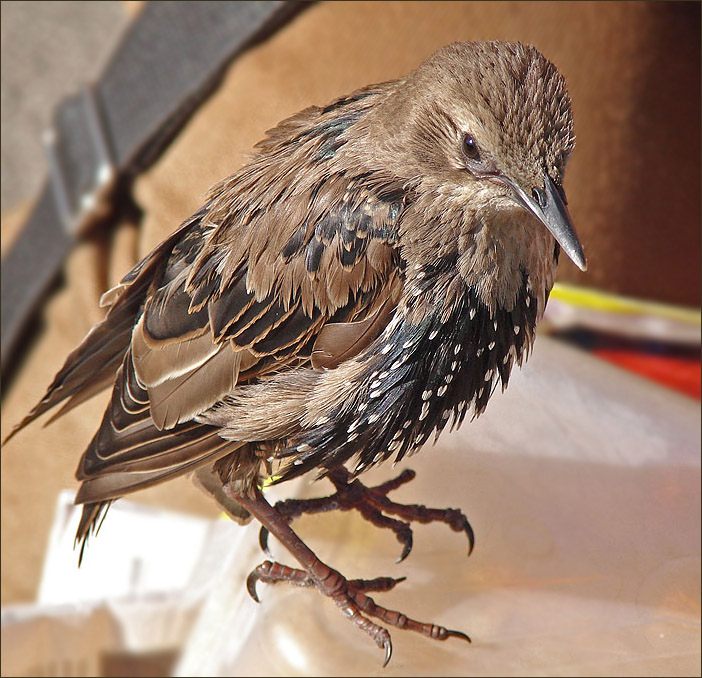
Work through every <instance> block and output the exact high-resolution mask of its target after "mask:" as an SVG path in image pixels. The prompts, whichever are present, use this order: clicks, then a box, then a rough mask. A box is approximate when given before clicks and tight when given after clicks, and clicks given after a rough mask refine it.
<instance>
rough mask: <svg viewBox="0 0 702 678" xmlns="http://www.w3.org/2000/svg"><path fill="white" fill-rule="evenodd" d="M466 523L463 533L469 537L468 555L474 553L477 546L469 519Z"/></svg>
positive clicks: (466, 519)
mask: <svg viewBox="0 0 702 678" xmlns="http://www.w3.org/2000/svg"><path fill="white" fill-rule="evenodd" d="M464 520H465V523H464V524H463V531H464V532H465V533H466V534H467V535H468V555H470V554H471V553H473V547H474V546H475V534H474V532H473V528H472V527H471V525H470V523H469V522H468V518H465V519H464Z"/></svg>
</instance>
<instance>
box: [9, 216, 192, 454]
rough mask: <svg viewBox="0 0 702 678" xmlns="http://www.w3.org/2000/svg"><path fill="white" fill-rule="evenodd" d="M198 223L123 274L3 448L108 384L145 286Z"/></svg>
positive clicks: (126, 342)
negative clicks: (103, 311)
mask: <svg viewBox="0 0 702 678" xmlns="http://www.w3.org/2000/svg"><path fill="white" fill-rule="evenodd" d="M198 217H199V214H197V215H195V216H194V217H193V218H192V219H190V220H188V221H186V222H185V223H184V224H183V225H182V226H181V228H180V229H178V230H177V231H176V232H175V233H173V234H172V235H171V236H170V237H169V238H168V239H167V240H165V241H164V242H163V243H161V244H160V245H159V246H158V247H157V248H156V249H155V250H153V252H151V253H150V254H149V255H148V256H147V257H145V258H144V259H142V261H140V262H139V263H138V264H137V265H136V266H135V267H134V268H133V269H132V270H131V271H130V272H129V273H127V275H126V276H125V277H124V278H123V279H122V281H121V282H120V284H119V285H118V286H117V288H114V290H115V293H114V294H111V295H110V293H109V292H108V293H107V296H105V297H104V298H106V299H107V301H108V302H111V303H112V305H111V306H110V308H109V309H108V311H107V315H106V316H105V319H104V320H103V321H102V322H100V323H98V324H97V325H95V326H94V327H93V328H92V329H91V330H90V331H89V332H88V334H87V335H86V337H85V339H83V341H82V342H81V344H80V346H78V348H77V349H75V350H74V351H73V352H72V353H71V354H70V355H69V356H68V358H67V359H66V362H65V363H64V366H63V367H62V368H61V370H60V371H59V373H58V374H57V375H56V377H55V378H54V380H53V382H52V383H51V385H50V386H49V388H48V389H47V391H46V394H45V395H44V397H43V398H42V399H41V400H40V401H39V403H37V405H36V406H35V407H34V408H33V409H32V411H31V412H30V413H29V414H28V415H27V416H26V417H25V418H24V419H23V420H22V421H21V422H20V423H19V424H17V425H16V426H15V427H14V428H13V429H12V431H11V432H10V434H9V435H8V436H7V438H6V439H5V442H7V441H8V440H10V439H11V438H12V437H13V436H14V435H15V434H16V433H18V432H19V431H21V430H22V429H23V428H24V427H25V426H27V424H30V423H31V422H32V421H34V420H35V419H36V418H37V417H39V416H41V415H42V414H44V413H45V412H47V411H48V410H50V409H51V408H53V407H55V406H56V405H58V404H59V403H61V402H63V401H64V400H66V399H69V398H70V400H69V401H68V403H66V405H65V406H64V407H63V408H62V409H61V410H60V411H59V412H58V413H57V414H56V415H55V416H54V417H53V418H52V419H51V421H53V420H54V419H55V418H56V417H59V416H61V415H63V414H65V413H66V412H68V411H69V410H71V409H73V408H74V407H75V406H76V405H79V404H80V403H82V402H84V401H85V400H87V399H88V398H90V397H91V396H93V395H95V394H96V393H98V392H99V391H101V390H102V389H103V388H106V387H107V386H109V385H110V384H111V383H112V382H113V381H114V378H115V373H116V370H117V369H118V368H119V366H120V365H121V363H122V359H123V357H124V354H125V352H126V351H127V349H128V348H129V344H130V342H131V338H132V330H133V328H134V325H135V324H136V322H137V320H138V317H139V314H140V313H141V309H142V307H143V304H144V300H145V298H146V296H147V294H148V292H149V290H150V289H151V286H152V285H154V282H155V281H158V280H159V279H160V278H161V277H162V275H163V270H164V269H165V267H166V264H167V261H168V257H169V256H170V254H171V252H172V251H173V248H174V247H175V246H176V244H177V243H178V241H179V240H180V239H181V238H183V237H184V234H185V232H186V231H187V230H189V229H192V228H197V227H198Z"/></svg>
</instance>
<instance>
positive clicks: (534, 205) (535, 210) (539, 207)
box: [500, 174, 587, 271]
mask: <svg viewBox="0 0 702 678" xmlns="http://www.w3.org/2000/svg"><path fill="white" fill-rule="evenodd" d="M500 179H502V181H503V182H504V183H506V184H507V185H508V186H509V187H510V188H511V189H512V190H513V191H514V198H515V200H516V201H517V202H518V203H519V204H520V205H521V206H522V207H524V208H525V209H526V210H527V211H528V212H530V213H531V214H533V215H534V216H535V217H536V218H537V219H538V220H539V221H540V222H541V223H542V224H543V225H544V226H546V228H547V229H548V230H549V232H550V233H551V235H552V236H553V237H554V238H555V239H556V242H557V243H558V244H559V245H560V246H561V247H562V248H563V251H564V252H565V253H566V254H567V255H568V256H569V257H570V259H571V260H572V262H573V263H574V264H575V265H576V266H577V267H578V268H579V269H580V270H581V271H585V270H586V269H587V261H586V260H585V253H584V252H583V246H582V245H581V244H580V240H578V236H577V234H576V233H575V228H574V227H573V221H572V220H571V218H570V214H569V213H568V208H567V207H566V205H565V202H564V201H563V198H561V195H560V193H559V191H558V188H557V187H556V185H555V184H554V183H553V181H551V177H549V176H548V174H544V187H543V189H537V190H535V191H534V193H535V195H534V196H530V195H527V194H526V193H525V192H524V189H523V188H522V187H521V186H520V185H519V184H518V183H517V182H516V181H512V180H511V179H509V178H508V177H504V176H503V177H500Z"/></svg>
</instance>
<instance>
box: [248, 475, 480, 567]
mask: <svg viewBox="0 0 702 678" xmlns="http://www.w3.org/2000/svg"><path fill="white" fill-rule="evenodd" d="M415 475H416V474H415V472H414V471H411V470H410V469H406V470H405V471H403V472H402V473H401V474H400V475H399V476H397V477H396V478H393V479H392V480H388V481H387V482H385V483H381V484H380V485H376V486H375V487H367V486H366V485H364V484H363V483H361V481H360V480H354V479H353V478H352V477H351V474H350V473H349V472H348V471H347V470H346V469H344V468H340V469H335V470H334V471H332V472H331V473H330V474H329V476H328V477H329V480H331V482H332V483H333V484H334V487H335V488H336V492H335V493H334V494H332V495H330V496H329V497H319V498H315V499H287V500H285V501H279V502H278V503H277V504H276V505H275V508H276V510H277V511H278V513H279V514H280V515H281V516H282V517H283V518H284V519H285V520H286V521H288V522H291V521H292V520H294V519H295V518H297V517H299V516H301V515H302V514H303V513H323V512H326V511H335V510H340V511H348V510H350V509H356V510H357V511H359V513H360V514H361V515H362V516H363V517H364V518H365V519H366V520H368V521H369V522H371V523H372V524H373V525H375V526H376V527H385V528H389V529H391V530H392V531H393V532H394V533H395V536H396V537H397V540H398V541H399V542H400V544H402V553H401V555H400V557H399V558H398V561H397V562H401V561H403V560H404V559H405V558H406V557H407V556H408V555H409V554H410V551H411V550H412V528H411V527H410V523H412V522H417V523H432V522H436V521H439V522H444V523H446V524H447V525H448V526H449V527H450V528H451V529H452V530H454V531H455V532H465V533H466V535H467V537H468V554H469V555H470V553H471V551H472V550H473V546H474V544H475V536H474V534H473V528H472V527H471V526H470V523H469V522H468V519H467V518H466V517H465V515H464V514H463V512H462V511H460V510H459V509H432V508H427V507H426V506H422V505H421V504H398V503H396V502H394V501H391V500H390V499H388V497H387V494H388V493H389V492H391V491H392V490H395V489H397V488H398V487H400V486H401V485H404V484H405V483H408V482H410V481H411V480H413V479H414V477H415ZM387 513H390V514H392V515H395V516H398V517H399V518H400V520H398V519H396V518H390V517H389V516H387V515H385V514H387ZM259 542H260V544H261V548H262V549H263V550H264V552H265V553H266V554H267V555H268V556H270V555H271V554H270V551H269V549H268V530H267V529H266V528H265V527H262V528H261V532H260V535H259Z"/></svg>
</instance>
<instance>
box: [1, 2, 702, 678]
mask: <svg viewBox="0 0 702 678" xmlns="http://www.w3.org/2000/svg"><path fill="white" fill-rule="evenodd" d="M141 4H142V3H139V2H116V1H110V2H100V3H95V2H93V3H89V2H88V3H86V2H3V3H2V4H1V5H0V12H1V22H0V31H1V38H2V42H1V45H0V49H1V56H2V61H1V68H2V82H1V94H2V108H1V115H2V119H1V122H2V124H1V126H0V134H1V135H2V137H1V141H2V144H1V149H0V150H1V161H2V168H1V169H2V192H1V198H2V204H1V207H2V216H3V219H2V250H3V254H4V253H5V252H6V251H7V249H8V248H9V247H11V245H12V242H13V239H14V237H15V236H16V234H17V233H18V232H19V229H20V228H21V226H22V222H23V220H24V218H25V216H26V215H27V214H28V211H29V209H30V208H31V204H32V200H33V199H34V198H35V196H36V195H37V192H38V190H39V188H40V186H41V185H42V183H43V182H44V180H45V178H46V175H47V170H46V161H45V157H44V150H43V147H42V143H41V138H42V133H43V132H44V130H46V129H47V128H48V126H49V124H50V120H51V116H52V110H53V107H54V106H55V105H56V104H57V103H58V102H59V101H60V100H61V99H62V98H64V97H65V96H67V95H69V94H72V93H74V92H75V91H77V90H78V89H79V88H80V86H81V85H82V83H84V82H86V81H90V80H93V79H95V78H97V77H99V75H100V73H101V72H102V70H103V68H104V66H105V65H106V64H107V63H108V61H109V58H110V55H111V53H112V52H113V50H114V49H115V48H116V47H117V45H118V44H119V41H120V37H121V36H122V34H123V32H124V31H125V30H126V29H127V28H128V26H129V24H130V23H131V22H132V21H134V20H135V18H137V17H138V13H139V11H140V6H141ZM485 39H508V40H520V41H522V42H529V43H533V44H534V45H536V46H537V47H538V48H539V49H540V50H541V51H542V52H543V53H544V54H545V55H546V56H547V57H548V58H549V59H550V60H552V61H553V62H554V63H555V64H556V65H557V67H558V68H559V70H560V71H561V72H562V73H563V74H564V75H565V77H566V81H567V83H568V87H569V91H570V94H571V97H572V100H573V107H574V117H575V129H576V135H577V144H576V150H575V153H574V155H573V157H572V160H571V163H570V165H569V168H568V172H567V175H566V184H565V188H566V192H567V195H568V200H569V208H570V210H571V213H572V216H573V219H574V222H575V224H576V228H577V230H578V233H579V235H580V237H581V240H582V242H583V245H584V248H585V251H586V254H587V257H588V263H589V270H588V272H587V273H585V274H583V273H581V272H579V271H578V270H577V269H576V268H575V266H573V265H572V264H571V263H570V261H568V260H567V258H565V257H562V258H561V265H560V268H559V277H558V279H559V282H560V283H562V285H563V286H562V287H561V289H560V290H557V291H555V292H554V295H553V299H552V303H551V304H550V314H549V316H548V317H547V318H546V322H545V324H544V329H549V330H550V332H551V333H552V334H554V336H559V337H561V338H564V339H566V340H567V341H568V342H570V343H572V344H575V345H577V346H580V347H584V348H587V349H588V350H590V351H591V352H594V353H597V354H599V355H601V356H602V357H604V358H607V359H608V360H610V361H612V362H615V363H617V364H619V365H625V366H627V367H629V368H631V369H633V370H634V371H637V372H639V373H643V374H646V375H648V376H649V377H651V378H653V379H655V380H656V381H658V382H662V383H665V384H666V385H667V387H672V388H675V389H676V390H677V391H678V393H680V392H682V393H685V394H687V396H692V397H693V398H699V351H700V348H699V307H700V295H701V289H702V283H701V277H700V271H701V268H702V267H701V265H700V256H701V250H702V240H701V233H702V229H701V228H700V224H701V220H702V214H701V207H700V205H701V201H700V191H701V186H702V178H701V162H700V101H701V96H700V3H697V2H665V3H649V2H623V3H621V2H578V3H550V2H501V3H490V2H468V3H463V2H412V3H406V2H384V3H372V2H344V3H336V2H319V3H314V4H310V6H309V7H308V8H307V9H306V10H305V11H304V12H302V13H301V14H300V15H299V16H297V17H296V18H295V19H294V20H293V21H291V22H290V23H289V24H287V25H286V26H284V27H283V28H282V29H281V30H280V31H279V32H277V33H276V34H275V35H274V36H273V37H272V38H271V39H269V40H267V41H266V42H265V43H263V44H262V45H259V46H256V47H254V48H252V49H250V50H248V51H246V52H245V53H244V54H243V55H242V56H240V57H239V58H237V59H236V60H235V61H234V62H233V64H232V66H231V67H230V69H229V71H228V73H227V76H226V77H225V79H224V81H223V83H222V85H221V87H220V88H219V89H218V90H217V92H216V93H215V94H214V95H213V96H212V97H211V98H210V99H208V100H207V101H206V102H205V103H204V104H203V105H202V106H201V107H200V109H199V110H198V112H197V114H196V115H195V117H194V118H193V120H192V121H191V122H190V123H189V124H188V126H187V127H186V128H185V129H184V130H183V132H182V133H181V134H180V135H179V136H178V137H177V139H176V140H175V141H174V142H173V144H172V145H171V146H170V147H169V148H168V149H167V150H166V152H165V153H164V154H163V156H162V158H161V159H160V160H159V161H158V162H157V163H156V164H155V165H154V166H153V167H152V168H150V169H149V170H148V171H147V172H146V173H144V175H142V176H141V177H140V178H139V179H138V181H137V182H136V184H135V188H134V197H135V199H136V201H137V203H138V204H139V205H140V207H141V208H142V209H143V211H144V217H143V219H142V220H141V221H140V223H124V224H120V225H118V226H117V227H116V228H114V229H112V230H111V231H110V232H109V233H93V234H91V235H90V237H89V238H87V239H86V240H85V241H84V242H82V243H80V244H79V245H78V246H77V247H76V248H75V251H74V252H73V253H72V255H71V256H70V257H69V259H68V261H67V262H66V267H65V273H64V281H63V284H62V286H61V288H60V289H59V290H58V291H57V292H56V293H54V294H53V295H52V297H51V298H50V299H49V300H48V302H47V304H46V305H45V307H44V309H43V311H42V319H43V324H42V328H41V329H40V331H39V332H38V333H37V335H36V336H35V337H34V338H33V340H32V342H31V343H30V344H28V346H27V348H26V351H25V353H24V356H23V359H22V360H23V362H22V364H21V366H20V368H19V369H18V371H17V373H16V375H15V376H14V378H13V380H12V382H11V383H10V384H9V385H8V384H5V388H4V389H3V412H2V432H3V437H4V436H5V435H7V433H8V432H9V430H10V427H11V426H12V425H13V424H15V423H16V422H17V421H18V420H19V419H21V418H22V416H23V415H24V414H25V413H26V412H27V410H28V409H29V408H30V407H31V406H32V405H33V404H34V403H35V402H36V401H37V400H38V399H39V398H40V397H41V395H42V394H43V391H44V389H45V387H46V386H47V384H48V383H49V382H50V380H51V378H52V377H53V375H54V373H55V372H56V371H57V370H58V369H59V368H60V366H61V364H62V362H63V359H64V358H65V356H66V355H67V353H68V352H69V351H70V350H72V348H73V347H74V346H75V345H76V344H77V343H78V342H79V341H80V339H81V338H82V336H83V335H84V334H85V332H86V331H87V330H88V329H89V327H90V326H91V325H92V324H93V323H94V322H95V321H97V320H99V319H100V317H101V314H100V312H99V310H98V309H97V300H98V298H99V295H100V294H101V292H102V291H104V289H105V288H106V287H108V286H109V285H110V284H112V283H114V282H115V281H116V280H118V279H119V278H120V277H121V276H122V275H123V274H124V273H125V272H126V271H127V270H128V269H129V267H130V265H132V264H133V263H134V262H135V261H136V260H137V259H138V258H139V257H141V256H143V255H144V254H145V253H147V252H148V251H149V250H150V249H151V248H152V247H153V246H154V245H156V244H157V243H158V242H160V241H161V239H162V238H163V237H165V236H166V235H167V234H168V233H170V232H171V231H172V230H173V229H174V228H175V226H176V225H177V224H178V223H180V221H181V220H182V219H184V218H186V217H187V216H188V215H189V214H191V213H192V212H193V211H194V210H195V209H197V208H198V207H199V205H200V204H201V202H202V200H203V198H204V197H205V196H206V194H207V190H208V189H209V187H210V186H211V185H212V184H214V183H215V182H216V181H218V180H220V179H221V178H223V177H225V176H227V175H229V174H231V173H232V172H233V171H234V170H236V169H237V168H238V167H239V166H240V165H241V164H242V163H243V162H244V161H245V158H246V154H247V153H248V152H249V151H250V149H251V147H252V146H253V144H254V143H255V142H256V141H258V140H259V139H260V138H261V136H262V134H263V133H264V131H265V130H266V129H268V128H270V127H272V126H273V125H275V124H276V123H277V122H278V121H279V120H280V119H282V118H284V117H285V116H287V115H290V114H292V113H294V112H295V111H297V110H300V109H301V108H304V107H306V106H308V105H310V104H313V103H314V104H324V103H326V102H328V101H329V100H331V99H332V98H334V97H336V96H339V95H342V94H344V93H347V92H349V91H351V90H353V89H355V88H357V87H360V86H362V85H365V84H368V83H370V82H378V81H383V80H387V79H390V78H393V77H398V76H400V75H402V74H404V73H406V72H408V71H409V70H411V69H412V68H414V67H415V66H416V65H417V64H419V62H421V61H422V60H423V59H424V58H426V57H427V56H428V55H429V54H431V53H432V52H433V51H434V50H435V49H437V48H439V47H440V46H442V45H444V44H446V43H449V42H452V41H455V40H485ZM572 286H574V287H572ZM671 393H672V391H671ZM103 395H105V394H103ZM104 403H105V397H103V396H100V397H98V398H96V399H94V400H93V401H90V402H89V403H86V405H85V406H83V407H81V408H80V409H79V410H77V411H76V412H74V413H71V414H70V415H69V416H67V417H65V418H64V419H61V420H60V421H58V422H57V423H56V424H54V425H53V426H52V428H51V429H48V431H47V430H42V429H41V427H39V426H36V425H35V426H34V427H32V428H31V429H29V430H27V431H25V432H23V433H22V434H21V435H20V436H18V438H16V439H14V440H13V441H12V443H10V444H9V445H8V446H7V448H5V449H3V455H2V509H3V510H2V531H3V540H2V561H3V568H2V589H1V591H2V602H3V605H6V604H9V603H23V602H29V601H32V600H34V598H35V596H36V592H37V590H38V587H39V581H40V578H41V570H42V563H43V561H44V554H45V551H46V545H47V542H48V539H49V528H50V526H51V524H52V520H53V516H54V510H55V504H56V497H57V494H58V490H59V489H61V488H71V487H75V481H74V480H73V477H72V476H73V472H74V469H75V466H76V464H77V460H78V456H79V454H80V450H82V449H83V448H84V446H85V444H86V443H87V442H88V441H89V439H90V437H91V436H92V433H93V432H94V430H95V428H96V426H97V423H98V422H99V420H100V418H101V413H102V409H103V408H104ZM47 435H48V436H49V440H50V444H51V446H52V454H51V455H47V454H46V445H47ZM137 499H138V500H139V501H144V502H146V503H147V504H151V505H157V506H160V507H167V508H172V509H178V510H181V511H188V512H190V513H193V514H196V515H199V516H204V517H212V516H214V515H215V514H216V511H215V510H214V509H213V507H212V506H211V505H210V504H209V502H208V500H206V499H205V498H204V497H201V496H200V495H199V493H197V492H196V491H195V490H194V489H193V488H192V487H191V485H190V483H189V481H187V480H185V479H181V480H178V481H175V482H174V483H169V484H168V485H167V486H162V487H157V488H153V489H151V490H148V491H146V492H144V493H140V494H139V495H138V497H137ZM114 675H117V674H114Z"/></svg>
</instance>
